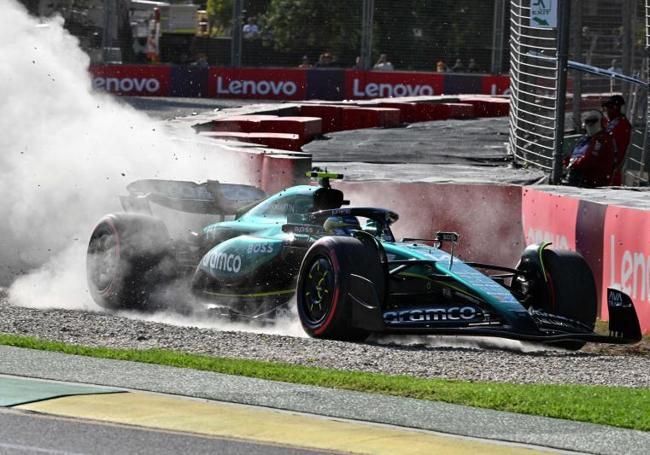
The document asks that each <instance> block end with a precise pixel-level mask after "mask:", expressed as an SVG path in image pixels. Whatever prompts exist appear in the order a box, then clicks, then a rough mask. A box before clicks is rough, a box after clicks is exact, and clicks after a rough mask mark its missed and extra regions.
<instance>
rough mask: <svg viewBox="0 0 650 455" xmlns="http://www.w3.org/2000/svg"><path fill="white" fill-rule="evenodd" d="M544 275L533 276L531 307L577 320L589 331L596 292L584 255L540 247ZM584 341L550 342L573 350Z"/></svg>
mask: <svg viewBox="0 0 650 455" xmlns="http://www.w3.org/2000/svg"><path fill="white" fill-rule="evenodd" d="M542 260H543V264H544V272H545V275H546V276H545V277H544V276H543V275H542V274H541V273H539V274H538V276H537V277H536V278H535V281H536V283H535V285H534V288H535V291H534V294H535V295H534V299H533V300H532V302H531V303H532V307H533V308H535V309H539V310H542V311H545V312H548V313H551V314H555V315H558V316H562V317H565V318H568V319H571V320H574V321H578V322H580V323H581V324H582V325H583V326H584V329H585V330H589V331H592V330H593V329H594V326H595V324H596V316H597V312H598V293H597V290H596V283H595V281H594V276H593V273H592V272H591V268H590V267H589V265H588V264H587V262H586V261H585V260H584V258H583V257H582V256H581V255H580V254H578V253H576V252H573V251H567V250H551V249H544V250H543V251H542ZM585 344H586V343H585V342H584V341H563V342H556V343H553V344H552V345H553V346H558V347H562V348H564V349H568V350H572V351H577V350H579V349H580V348H582V347H583V346H584V345H585Z"/></svg>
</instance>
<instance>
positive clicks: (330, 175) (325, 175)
mask: <svg viewBox="0 0 650 455" xmlns="http://www.w3.org/2000/svg"><path fill="white" fill-rule="evenodd" d="M305 175H306V176H307V177H311V178H313V179H318V184H319V185H320V186H321V187H323V188H328V189H329V188H331V187H332V186H331V185H330V179H336V180H342V179H343V174H336V173H334V172H327V169H325V170H324V171H323V170H321V169H319V168H314V169H312V170H311V171H309V172H307V173H306V174H305Z"/></svg>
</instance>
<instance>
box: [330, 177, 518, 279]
mask: <svg viewBox="0 0 650 455" xmlns="http://www.w3.org/2000/svg"><path fill="white" fill-rule="evenodd" d="M336 187H337V188H340V189H342V190H343V191H344V192H345V196H346V198H347V199H350V201H351V203H352V204H353V205H355V206H377V207H384V208H387V209H390V210H393V211H395V212H397V213H398V214H399V215H400V220H399V221H398V222H397V223H396V224H395V225H394V231H395V234H396V236H397V237H398V238H402V237H421V238H428V239H430V238H433V236H434V235H435V233H436V231H455V232H458V233H459V234H460V235H461V239H460V244H459V246H458V250H457V251H458V254H459V256H460V257H461V258H463V259H465V260H472V261H479V262H490V263H496V264H499V265H503V266H509V267H512V266H514V265H515V264H516V263H517V261H518V260H519V256H520V254H521V251H522V250H523V248H524V246H525V244H524V237H523V229H522V224H521V187H519V186H514V185H512V186H511V185H489V184H486V185H481V184H477V185H470V184H436V183H424V182H415V183H400V182H385V181H375V182H372V181H371V182H337V184H336Z"/></svg>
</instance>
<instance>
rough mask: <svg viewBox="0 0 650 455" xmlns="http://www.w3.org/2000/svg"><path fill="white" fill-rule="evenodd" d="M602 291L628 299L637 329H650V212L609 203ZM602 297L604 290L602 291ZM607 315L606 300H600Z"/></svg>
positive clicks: (602, 314)
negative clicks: (609, 290)
mask: <svg viewBox="0 0 650 455" xmlns="http://www.w3.org/2000/svg"><path fill="white" fill-rule="evenodd" d="M603 269H604V270H603V285H602V286H603V290H605V289H607V288H615V289H619V290H621V291H623V292H625V293H626V294H627V295H629V296H630V297H631V298H632V301H633V302H634V307H635V309H636V313H637V315H638V316H639V322H640V323H641V331H642V332H644V333H647V332H648V331H650V212H647V211H642V210H636V209H630V208H623V207H615V206H609V207H607V212H606V215H605V229H604V235H603ZM601 294H602V297H601V298H603V299H606V298H607V297H606V293H604V292H602V293H601ZM601 308H602V311H601V316H602V317H603V318H604V319H606V318H607V302H606V300H605V301H603V302H601Z"/></svg>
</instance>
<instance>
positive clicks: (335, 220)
mask: <svg viewBox="0 0 650 455" xmlns="http://www.w3.org/2000/svg"><path fill="white" fill-rule="evenodd" d="M323 228H324V229H325V232H326V233H327V234H329V235H351V234H352V232H353V231H360V230H361V225H360V224H359V220H358V219H357V217H356V216H352V215H337V216H330V217H328V218H327V219H326V220H325V223H323Z"/></svg>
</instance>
